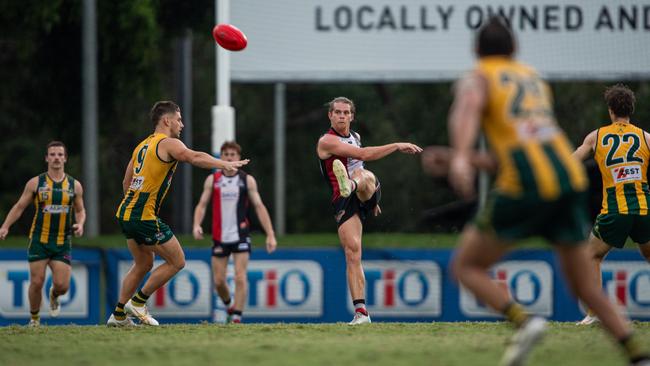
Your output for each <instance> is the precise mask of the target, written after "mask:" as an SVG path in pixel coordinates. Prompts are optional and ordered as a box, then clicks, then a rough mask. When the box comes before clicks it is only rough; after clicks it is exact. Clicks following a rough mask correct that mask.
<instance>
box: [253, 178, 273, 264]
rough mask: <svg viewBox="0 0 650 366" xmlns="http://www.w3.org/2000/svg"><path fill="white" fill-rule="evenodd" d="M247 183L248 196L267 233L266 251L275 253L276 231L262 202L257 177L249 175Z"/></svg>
mask: <svg viewBox="0 0 650 366" xmlns="http://www.w3.org/2000/svg"><path fill="white" fill-rule="evenodd" d="M246 183H247V185H248V198H250V200H251V203H252V205H253V207H254V208H255V213H256V214H257V218H258V219H259V220H260V224H262V228H263V229H264V232H265V233H266V251H267V252H268V253H273V251H275V248H276V247H277V245H278V243H277V241H276V240H275V232H274V231H273V224H272V223H271V216H270V215H269V211H268V210H267V209H266V206H264V203H263V202H262V197H260V193H259V191H258V190H257V182H256V181H255V178H253V176H251V175H249V176H247V177H246Z"/></svg>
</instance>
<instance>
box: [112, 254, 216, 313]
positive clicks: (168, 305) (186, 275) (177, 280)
mask: <svg viewBox="0 0 650 366" xmlns="http://www.w3.org/2000/svg"><path fill="white" fill-rule="evenodd" d="M132 263H133V262H132V261H126V260H122V261H120V262H119V264H118V271H119V272H118V273H119V280H118V281H119V282H118V283H119V284H121V283H122V281H123V280H124V276H125V275H126V273H127V272H128V271H129V269H130V268H131V265H132ZM162 263H164V262H163V261H160V260H157V261H155V263H154V268H156V267H157V266H159V265H160V264H162ZM146 278H148V277H145V280H143V283H144V282H146ZM147 306H148V307H149V310H150V311H151V314H152V315H153V316H154V317H156V318H158V317H160V318H178V317H182V318H193V317H198V318H201V317H208V316H211V315H212V272H211V269H210V265H209V264H208V263H206V262H205V261H201V260H187V261H186V262H185V268H183V269H182V270H181V271H180V272H178V273H177V274H176V275H175V276H174V277H172V279H170V280H169V282H167V283H166V284H165V285H164V286H163V287H161V288H159V289H158V290H156V291H155V292H154V293H153V294H151V297H150V298H149V301H147Z"/></svg>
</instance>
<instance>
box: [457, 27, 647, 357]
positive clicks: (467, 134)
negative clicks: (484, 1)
mask: <svg viewBox="0 0 650 366" xmlns="http://www.w3.org/2000/svg"><path fill="white" fill-rule="evenodd" d="M475 50H476V53H477V55H478V65H477V67H476V69H475V70H474V71H473V72H471V73H469V74H468V75H466V76H465V77H463V78H462V79H461V80H460V81H459V82H458V83H457V84H456V86H455V88H456V90H455V97H454V103H453V105H452V108H451V111H450V113H449V129H450V141H451V145H452V153H451V163H450V172H449V174H450V181H451V183H452V185H453V186H454V188H456V189H457V190H458V192H459V193H460V194H461V196H463V197H464V198H473V196H474V177H475V171H474V166H473V165H472V156H475V155H476V152H475V151H474V146H475V143H476V139H477V136H478V133H479V131H480V130H481V129H482V130H483V131H484V132H485V136H486V137H487V141H488V144H489V146H490V151H491V152H492V154H493V155H494V156H495V157H496V158H497V161H498V170H497V176H496V183H495V187H494V189H493V190H492V192H490V198H489V200H488V203H487V204H486V205H485V207H484V208H483V209H482V210H481V212H480V213H479V214H478V216H477V219H476V220H475V222H474V223H471V224H469V225H467V226H466V227H465V228H464V229H463V234H462V236H461V239H460V246H459V248H458V249H457V251H456V253H455V255H454V258H453V260H452V263H451V267H452V271H453V273H454V275H455V276H456V277H457V278H458V280H459V281H460V282H461V283H462V285H463V286H464V287H465V288H466V289H468V290H469V291H471V292H472V293H473V294H474V295H475V296H476V297H477V299H478V300H479V301H481V302H482V303H484V304H487V305H488V306H490V307H491V308H493V309H495V310H496V311H499V312H500V313H501V314H503V315H504V316H505V317H506V318H507V319H508V320H510V321H511V322H512V323H513V324H514V325H515V326H516V327H517V328H518V330H517V333H516V334H515V335H514V337H513V338H512V342H511V343H510V345H509V346H508V348H507V350H506V352H505V354H504V356H503V359H502V365H523V364H524V363H525V359H526V357H527V356H528V354H529V353H530V350H531V348H532V347H533V346H534V345H535V344H536V343H537V341H538V340H539V339H540V338H541V336H542V334H543V333H544V330H545V328H546V325H545V321H544V320H543V319H541V318H539V317H534V316H530V315H528V313H527V312H526V310H525V309H524V308H523V307H522V306H521V305H520V304H518V303H516V302H514V300H513V299H512V298H511V297H510V296H509V295H508V294H507V293H506V292H505V291H502V290H501V289H500V288H499V286H498V285H497V284H496V283H495V282H494V281H493V280H492V279H491V277H490V275H489V272H488V271H489V269H490V267H492V266H493V265H494V264H495V263H496V262H497V261H498V260H499V259H500V258H501V257H502V256H503V255H504V254H505V253H506V252H507V250H508V249H509V247H510V246H508V245H507V244H511V243H513V242H514V241H516V240H517V239H524V238H527V237H531V236H542V237H544V238H546V239H547V240H548V241H549V242H550V243H551V244H554V247H555V250H556V253H557V255H558V258H559V262H560V264H561V266H562V269H563V272H564V274H565V275H566V277H567V279H568V285H569V286H570V288H571V289H572V290H573V292H574V293H575V294H576V295H577V296H578V297H579V298H580V299H581V300H582V301H584V303H585V304H587V306H589V307H592V308H593V309H594V311H595V312H596V314H597V315H598V316H599V317H600V318H601V320H602V323H603V326H604V328H605V329H607V330H608V331H609V332H610V333H611V334H612V335H613V336H614V337H615V338H616V339H618V340H619V342H620V343H621V345H622V346H623V347H624V349H625V350H626V352H627V356H628V357H629V360H630V363H631V364H635V365H641V364H644V365H645V364H647V362H648V358H647V355H648V354H647V352H646V348H645V347H644V346H643V345H642V344H641V341H642V340H641V339H640V337H639V336H638V335H633V333H632V329H631V328H630V326H629V324H628V322H627V320H626V319H625V317H624V316H622V315H621V314H619V313H618V312H617V311H616V309H615V307H614V306H613V305H612V303H611V302H609V301H608V299H607V297H606V296H605V294H604V293H603V292H602V291H601V290H600V288H598V285H597V284H596V283H595V281H593V279H594V278H595V277H596V273H595V269H594V268H593V266H592V265H591V262H590V260H589V252H588V248H587V246H585V245H581V244H582V243H584V239H586V237H585V234H586V231H587V230H586V229H587V228H588V221H587V213H586V211H587V207H586V201H585V198H586V189H587V185H588V181H587V177H586V174H585V172H584V169H583V167H582V165H581V164H580V162H579V161H578V160H577V159H575V158H574V157H572V156H571V153H572V148H571V147H570V145H569V143H568V141H567V138H566V136H565V135H564V133H563V132H562V131H561V130H560V128H559V127H558V126H557V123H556V121H555V117H554V115H553V109H552V106H553V105H552V99H551V93H550V90H549V87H548V85H547V84H546V83H545V82H544V81H543V80H541V78H540V77H539V76H538V75H537V73H536V72H535V71H534V70H533V69H532V68H530V67H528V66H525V65H522V64H521V63H519V62H517V61H516V60H515V59H514V57H513V55H514V51H515V44H514V38H513V35H512V32H511V30H510V29H509V27H508V26H507V25H506V24H505V21H504V20H503V19H501V18H492V19H490V20H489V21H488V22H487V23H486V24H484V25H483V26H482V27H481V30H480V31H479V33H478V36H477V43H476V49H475Z"/></svg>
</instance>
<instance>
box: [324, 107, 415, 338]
mask: <svg viewBox="0 0 650 366" xmlns="http://www.w3.org/2000/svg"><path fill="white" fill-rule="evenodd" d="M354 113H355V109H354V102H352V100H350V99H348V98H345V97H338V98H335V99H334V100H332V101H331V102H329V111H328V113H327V116H328V117H329V120H330V129H329V130H328V131H327V132H326V133H325V134H324V135H323V136H321V138H320V139H319V140H318V146H317V147H316V152H317V154H318V158H319V159H320V165H321V173H322V174H323V177H324V178H325V181H326V182H327V185H328V186H329V187H330V188H331V189H332V206H333V208H334V219H335V220H336V224H337V226H338V234H339V240H340V241H341V246H343V250H344V251H345V261H346V268H347V278H348V286H349V287H350V295H351V296H352V303H353V305H354V308H355V312H354V319H352V321H351V322H350V325H356V324H364V323H370V316H369V314H368V310H367V309H366V301H365V286H366V280H365V277H364V274H363V267H362V265H361V235H362V232H363V221H364V220H365V218H366V216H367V215H368V214H369V213H371V212H372V213H373V214H374V215H375V216H377V215H378V214H380V213H381V209H380V208H379V200H380V198H381V191H380V184H379V181H378V180H377V177H375V175H374V174H373V173H372V172H371V171H369V170H366V169H365V168H364V166H363V162H364V161H372V160H378V159H381V158H383V157H384V156H387V155H389V154H391V153H394V152H396V151H399V152H402V153H405V154H418V153H420V152H422V149H421V148H420V147H419V146H417V145H413V144H411V143H408V142H397V143H392V144H388V145H381V146H369V147H361V137H360V136H359V134H358V133H356V132H354V131H351V130H350V124H351V123H352V120H353V119H354Z"/></svg>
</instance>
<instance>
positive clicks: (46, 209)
mask: <svg viewBox="0 0 650 366" xmlns="http://www.w3.org/2000/svg"><path fill="white" fill-rule="evenodd" d="M68 212H70V206H67V205H45V206H43V213H49V214H60V213H66V214H67V213H68Z"/></svg>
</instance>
